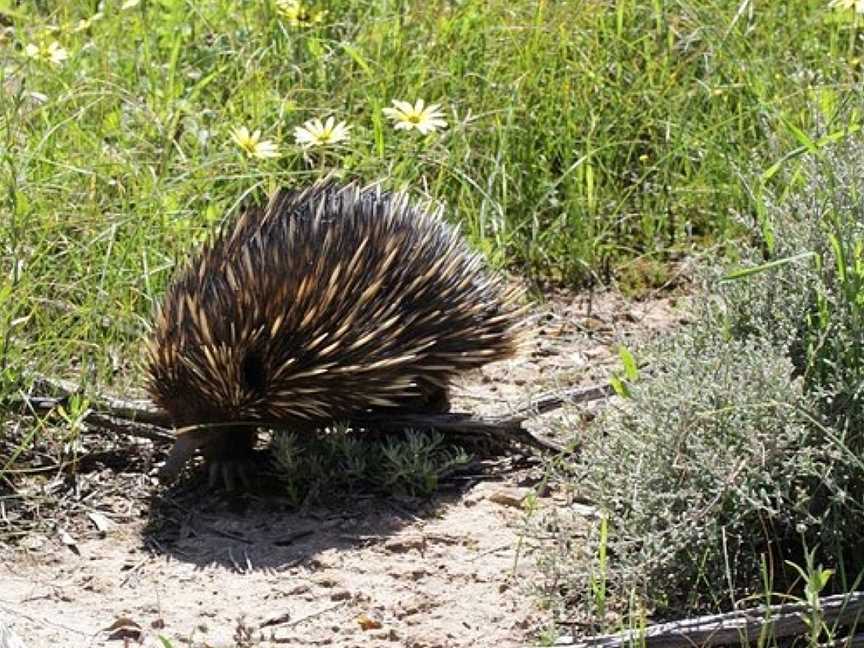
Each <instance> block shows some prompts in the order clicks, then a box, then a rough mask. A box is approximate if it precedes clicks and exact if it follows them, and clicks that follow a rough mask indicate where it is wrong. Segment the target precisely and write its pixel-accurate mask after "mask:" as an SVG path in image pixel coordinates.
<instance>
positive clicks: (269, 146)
mask: <svg viewBox="0 0 864 648" xmlns="http://www.w3.org/2000/svg"><path fill="white" fill-rule="evenodd" d="M231 139H232V140H234V143H235V144H236V145H237V146H238V147H239V148H240V150H241V151H243V152H244V153H245V154H246V155H247V156H249V157H250V158H258V159H260V160H266V159H268V158H275V157H279V146H278V145H277V144H276V142H274V141H272V140H262V139H261V131H260V130H256V131H255V132H253V133H250V132H249V129H248V128H246V127H245V126H240V127H239V128H235V129H233V130H232V131H231Z"/></svg>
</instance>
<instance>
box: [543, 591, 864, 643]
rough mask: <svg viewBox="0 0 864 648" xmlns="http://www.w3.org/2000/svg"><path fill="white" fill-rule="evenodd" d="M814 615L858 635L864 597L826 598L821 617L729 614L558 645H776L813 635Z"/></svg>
mask: <svg viewBox="0 0 864 648" xmlns="http://www.w3.org/2000/svg"><path fill="white" fill-rule="evenodd" d="M814 615H818V618H819V619H820V620H821V621H822V622H823V623H824V624H826V625H830V626H833V627H839V626H845V627H851V630H850V632H854V631H855V626H857V625H858V624H859V623H860V622H861V621H862V619H864V592H850V593H848V594H839V595H837V596H827V597H825V598H822V599H820V601H819V609H818V611H816V612H815V613H814V611H813V609H812V608H811V607H810V606H809V605H808V604H806V603H787V604H783V605H765V606H760V607H758V608H752V609H749V610H737V611H735V612H728V613H726V614H714V615H710V616H701V617H696V618H693V619H685V620H683V621H673V622H670V623H661V624H658V625H654V626H649V627H647V628H645V629H644V630H629V631H626V632H620V633H618V634H612V635H600V636H596V637H587V638H577V637H573V636H569V635H565V636H562V637H559V638H558V640H557V641H556V642H555V643H554V644H553V645H555V646H577V647H578V648H622V647H624V646H643V647H644V648H692V647H693V646H718V645H726V644H735V645H741V644H743V643H750V642H753V641H756V640H757V639H759V638H760V637H769V638H771V639H772V641H771V643H774V642H773V640H774V639H782V638H784V637H793V636H797V635H803V634H806V633H808V632H809V630H810V626H809V625H808V623H809V621H810V619H811V618H812V617H813V616H814ZM861 639H862V635H861V634H858V635H855V636H851V637H849V638H848V640H845V641H834V642H832V643H831V645H838V646H847V645H850V644H849V643H847V641H848V642H852V641H854V642H860V641H861Z"/></svg>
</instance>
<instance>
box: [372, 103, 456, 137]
mask: <svg viewBox="0 0 864 648" xmlns="http://www.w3.org/2000/svg"><path fill="white" fill-rule="evenodd" d="M439 108H441V105H440V104H432V105H430V106H426V105H425V102H424V101H423V100H422V99H418V100H417V101H416V102H415V103H414V105H413V106H412V105H411V104H410V103H408V102H407V101H400V100H399V99H394V100H393V107H392V108H384V109H383V111H382V112H383V113H384V114H385V115H386V116H387V117H389V118H390V119H392V120H393V126H394V127H395V128H396V130H411V129H412V128H413V129H417V130H418V131H420V133H421V134H423V135H425V134H426V133H432V132H434V131H436V130H438V129H439V128H447V122H446V121H445V120H444V113H442V112H441V111H440V110H439Z"/></svg>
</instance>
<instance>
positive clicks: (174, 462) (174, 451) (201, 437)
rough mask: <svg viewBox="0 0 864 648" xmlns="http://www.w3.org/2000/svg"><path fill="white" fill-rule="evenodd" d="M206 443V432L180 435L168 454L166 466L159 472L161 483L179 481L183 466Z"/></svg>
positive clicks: (200, 431) (196, 431) (198, 431)
mask: <svg viewBox="0 0 864 648" xmlns="http://www.w3.org/2000/svg"><path fill="white" fill-rule="evenodd" d="M206 443H207V431H206V430H195V431H193V432H185V433H183V434H181V435H179V436H178V437H177V440H176V441H175V442H174V447H173V448H171V452H169V453H168V459H167V460H166V461H165V465H164V466H162V469H161V470H160V471H159V481H161V482H162V483H163V484H164V483H168V482H172V481H174V480H175V479H177V475H179V474H180V471H181V470H182V469H183V466H184V465H185V464H186V462H187V461H189V459H191V458H192V455H193V454H195V450H197V449H198V448H200V447H201V446H203V445H204V444H206Z"/></svg>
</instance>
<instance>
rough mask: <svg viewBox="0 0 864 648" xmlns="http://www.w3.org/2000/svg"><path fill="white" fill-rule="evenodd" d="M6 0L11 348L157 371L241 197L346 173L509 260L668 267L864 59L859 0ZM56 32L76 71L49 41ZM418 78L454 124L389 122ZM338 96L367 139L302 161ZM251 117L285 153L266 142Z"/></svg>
mask: <svg viewBox="0 0 864 648" xmlns="http://www.w3.org/2000/svg"><path fill="white" fill-rule="evenodd" d="M3 7H5V10H3V13H4V15H5V16H6V17H7V18H8V22H11V24H12V27H11V28H10V29H7V30H6V31H5V32H4V37H3V38H4V43H3V45H4V50H3V55H2V70H3V72H2V77H3V79H2V81H3V95H2V103H0V147H2V148H0V155H2V165H0V213H2V223H0V228H2V229H0V240H2V243H3V246H2V252H0V254H2V270H3V280H2V281H3V283H2V285H0V288H2V289H0V301H3V303H4V306H3V314H2V315H0V326H2V329H3V333H4V339H5V340H6V343H5V344H4V347H3V366H4V368H5V370H6V371H7V372H8V371H10V367H14V366H18V367H20V366H22V365H29V364H36V365H39V366H41V367H42V368H43V369H49V370H50V372H51V373H61V372H63V371H68V370H72V371H73V373H76V374H78V375H79V376H82V377H83V378H85V379H86V378H87V377H88V376H92V377H94V378H98V379H100V380H106V379H110V378H111V377H112V376H113V377H127V376H133V375H134V371H129V369H130V364H131V363H133V361H134V359H135V357H136V355H135V354H136V352H135V345H136V341H137V339H138V337H139V335H140V332H141V330H142V328H143V322H144V320H145V319H146V318H147V317H148V314H149V312H150V309H151V305H152V303H153V301H154V300H155V299H158V297H159V295H160V294H161V292H162V289H163V287H164V285H165V283H166V281H167V280H168V278H169V277H170V275H171V272H172V270H173V268H174V266H175V261H176V259H177V258H179V257H180V256H181V255H182V253H184V252H185V251H186V250H188V249H189V248H191V247H193V246H194V245H196V244H197V243H198V242H199V241H200V240H202V238H203V237H204V236H205V235H206V233H207V231H208V230H210V229H211V228H212V226H213V225H214V224H216V223H217V222H219V221H220V220H221V219H222V218H223V216H224V215H225V213H226V212H227V211H230V210H232V209H234V208H235V207H236V206H237V204H238V203H239V202H240V201H241V200H242V199H243V198H244V197H245V196H246V195H248V194H250V193H251V194H254V195H255V196H256V197H258V198H260V197H261V195H263V194H264V193H265V192H267V191H270V190H272V189H273V188H274V187H276V186H278V185H298V184H300V183H304V182H308V181H310V180H311V179H312V178H314V177H317V176H318V175H320V173H322V172H323V171H327V170H330V169H339V170H341V171H342V172H343V173H344V174H345V175H346V176H350V177H356V178H360V179H363V180H366V181H368V180H375V179H383V180H384V181H385V183H386V184H387V185H388V186H392V187H410V188H411V189H412V191H413V192H414V193H415V194H417V195H428V196H429V197H432V198H435V199H439V200H442V201H443V202H444V203H445V204H447V205H448V206H449V207H450V211H449V215H450V218H452V219H453V220H455V221H459V222H461V223H462V224H463V227H464V231H465V232H466V233H467V235H468V236H469V237H470V239H471V241H472V242H473V244H474V245H475V246H476V247H478V248H479V249H481V250H483V251H484V252H485V253H486V254H487V256H488V257H489V259H490V260H491V262H492V263H494V264H495V265H498V266H504V267H508V268H510V269H512V270H515V271H517V272H519V273H522V274H527V275H531V276H534V277H539V278H551V279H554V280H557V281H563V282H565V283H569V284H571V285H582V284H584V283H587V282H594V281H596V280H598V279H599V280H608V279H609V278H610V276H612V274H614V273H615V272H617V273H618V274H619V275H620V276H622V277H624V278H625V281H630V280H628V279H627V277H628V276H634V277H635V278H634V279H633V281H635V282H636V283H637V284H640V282H644V281H645V278H644V277H642V274H644V273H643V272H642V271H641V270H640V268H644V267H652V268H655V270H654V271H652V273H653V274H654V275H656V276H657V277H660V278H661V279H658V281H661V280H662V277H665V276H666V273H664V272H663V271H662V264H663V263H665V262H666V261H667V260H668V259H670V258H674V257H676V256H678V255H680V254H684V253H687V252H688V251H690V250H692V249H693V248H694V246H696V247H698V246H701V245H717V246H719V247H720V248H721V249H723V248H724V247H725V246H727V244H728V243H729V241H731V240H734V239H735V238H736V237H737V236H738V235H739V234H740V231H741V228H740V223H741V222H742V220H744V221H747V220H749V219H751V218H753V213H754V211H755V208H754V206H753V200H752V196H751V194H750V192H749V191H748V190H747V188H746V185H745V184H744V183H742V182H741V181H740V178H741V177H742V174H746V173H747V172H748V170H749V169H750V168H752V167H753V166H754V165H755V166H757V167H759V168H768V166H769V165H770V164H772V163H774V162H776V161H777V160H779V159H781V158H782V157H783V156H784V155H787V154H789V153H790V151H793V152H794V150H795V147H797V146H800V142H799V141H798V139H797V138H796V134H797V133H799V132H806V131H808V129H809V128H810V126H812V124H811V123H810V120H811V117H810V115H811V111H809V110H808V109H807V106H808V105H809V104H810V103H812V101H813V97H814V93H815V92H816V91H817V89H821V88H825V87H829V88H831V91H832V92H833V93H834V96H836V97H839V98H840V99H838V101H840V100H842V96H843V95H842V91H843V88H844V87H846V86H847V85H851V84H854V83H855V81H856V80H857V78H858V77H859V76H860V74H859V72H860V63H859V61H858V59H857V58H856V57H857V51H856V49H855V48H856V41H855V40H854V38H853V37H852V36H853V35H854V30H855V29H856V26H855V24H854V22H853V17H852V15H851V13H850V14H838V13H836V12H831V11H830V10H829V9H827V7H826V6H825V3H822V2H810V3H805V2H800V3H799V2H796V3H760V4H759V5H758V6H757V7H756V8H755V9H753V8H752V7H751V5H749V4H748V3H743V4H742V3H740V2H738V1H737V0H736V1H735V2H721V1H715V2H683V1H669V2H661V1H659V0H655V1H654V2H636V1H629V0H620V1H619V2H601V1H598V0H592V1H584V2H579V1H573V2H527V1H521V2H512V1H507V2H505V1H504V0H490V1H486V0H484V1H482V2H480V1H479V0H465V1H462V2H456V1H452V2H444V1H435V2H424V3H408V2H396V1H392V2H388V1H385V0H374V1H367V2H359V1H357V0H342V1H336V0H334V1H332V2H326V3H324V2H321V3H319V4H316V5H313V7H315V8H316V10H318V9H326V11H327V14H326V15H325V16H324V19H323V21H322V22H321V23H319V24H316V25H314V26H311V27H303V26H301V27H292V26H291V25H290V24H288V22H287V21H286V20H284V19H282V18H280V17H279V14H278V12H277V11H276V8H275V5H273V4H271V3H269V2H260V3H258V2H256V3H236V2H227V1H222V2H219V1H211V2H196V3H191V2H184V1H182V0H159V1H158V2H157V1H154V0H143V1H142V2H141V3H140V4H138V5H137V6H135V7H132V8H129V9H121V3H120V2H110V3H106V4H105V7H104V15H103V16H101V18H99V19H96V20H93V21H91V23H90V25H89V26H85V27H84V28H83V29H79V21H81V20H86V19H89V18H91V17H92V15H93V13H92V3H90V2H84V1H79V2H75V1H71V2H64V3H51V2H33V3H23V4H21V5H20V6H17V7H13V6H12V3H10V2H8V0H7V1H6V2H0V8H3ZM739 9H740V11H739ZM53 41H57V42H58V43H59V45H60V46H62V47H63V48H65V49H66V50H67V51H68V53H69V58H68V59H67V60H66V61H64V62H63V63H62V64H60V65H54V64H51V63H50V62H47V61H39V60H34V59H32V58H29V57H28V56H27V55H26V52H25V47H26V46H27V45H28V44H35V45H41V46H43V47H45V46H47V45H48V44H50V43H51V42H53ZM820 92H821V91H820ZM33 93H39V94H35V95H34V94H33ZM820 96H821V95H820ZM417 97H422V98H424V99H426V101H427V102H432V101H434V102H438V103H440V104H442V106H443V109H444V111H445V113H446V117H447V120H448V122H449V128H448V129H446V131H444V132H443V133H441V134H438V135H432V136H428V137H420V136H416V134H406V133H402V132H397V131H395V130H394V129H393V128H392V126H391V124H390V123H389V121H388V120H387V119H385V118H384V117H383V115H382V113H381V108H382V107H386V106H388V105H389V104H390V102H391V100H392V99H394V98H399V99H408V100H413V99H414V98H417ZM43 99H44V101H43ZM330 114H333V115H335V116H336V117H337V119H340V120H345V121H346V122H348V123H349V124H350V125H351V126H352V131H351V139H350V141H349V142H348V143H347V144H346V145H345V146H343V147H341V148H338V149H334V150H332V151H329V152H328V153H327V154H326V155H323V156H321V155H313V156H312V158H311V159H305V158H304V155H303V153H302V152H301V151H300V150H299V149H298V148H297V147H296V146H295V145H294V143H293V129H294V128H295V127H296V126H298V125H299V124H302V123H303V122H304V121H305V120H307V119H309V118H311V117H324V116H327V115H330ZM240 125H247V126H249V127H250V128H252V129H259V128H260V129H261V130H262V131H263V136H264V137H266V138H268V139H272V140H274V141H275V142H277V143H278V144H279V145H280V150H281V154H282V155H281V156H280V157H279V158H278V159H276V160H267V161H258V160H252V159H247V158H245V157H244V156H243V155H242V154H241V153H240V151H239V150H238V149H237V147H236V146H235V145H234V144H233V143H232V142H231V140H230V136H229V133H230V131H231V129H232V128H235V127H237V126H240ZM646 263H647V264H648V265H647V266H646V265H645V264H646ZM657 264H660V269H659V270H658V269H656V268H657V267H658V266H657ZM628 273H629V275H628ZM649 279H650V278H649ZM648 283H651V282H650V281H648Z"/></svg>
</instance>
